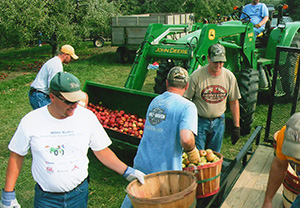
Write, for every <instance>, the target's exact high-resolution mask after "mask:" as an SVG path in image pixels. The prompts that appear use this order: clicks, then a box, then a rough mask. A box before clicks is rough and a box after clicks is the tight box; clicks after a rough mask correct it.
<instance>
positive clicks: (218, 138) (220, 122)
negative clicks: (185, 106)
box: [195, 114, 225, 152]
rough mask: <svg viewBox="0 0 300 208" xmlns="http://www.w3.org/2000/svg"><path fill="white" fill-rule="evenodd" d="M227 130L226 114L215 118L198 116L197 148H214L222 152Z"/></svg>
mask: <svg viewBox="0 0 300 208" xmlns="http://www.w3.org/2000/svg"><path fill="white" fill-rule="evenodd" d="M224 132H225V115H224V114H223V115H221V116H220V117H219V118H216V119H214V120H211V119H208V118H203V117H200V116H198V135H197V136H196V137H195V140H196V141H195V142H196V147H197V149H199V150H200V149H212V150H213V151H215V152H220V151H221V147H222V142H223V137H224Z"/></svg>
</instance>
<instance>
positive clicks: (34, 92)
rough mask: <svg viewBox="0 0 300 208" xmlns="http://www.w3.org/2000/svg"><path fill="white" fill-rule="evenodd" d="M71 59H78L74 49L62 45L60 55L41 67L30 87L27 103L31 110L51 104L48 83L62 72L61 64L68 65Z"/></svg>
mask: <svg viewBox="0 0 300 208" xmlns="http://www.w3.org/2000/svg"><path fill="white" fill-rule="evenodd" d="M72 59H74V60H76V59H78V56H77V55H76V54H75V51H74V48H73V47H72V46H70V45H63V46H62V47H61V48H60V53H59V54H58V55H57V56H55V57H53V58H51V59H49V60H48V61H47V62H46V63H45V64H44V65H43V66H42V68H41V69H40V71H39V73H38V74H37V76H36V78H35V79H34V81H33V82H32V84H31V85H30V90H29V102H30V105H31V107H32V108H33V109H37V108H40V107H43V106H45V105H48V104H49V103H50V102H51V100H50V98H49V86H50V81H51V79H52V78H53V77H54V75H55V74H56V73H57V72H62V71H63V63H65V64H68V63H70V61H71V60H72Z"/></svg>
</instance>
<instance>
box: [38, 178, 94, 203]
mask: <svg viewBox="0 0 300 208" xmlns="http://www.w3.org/2000/svg"><path fill="white" fill-rule="evenodd" d="M88 187H89V184H88V181H87V179H85V180H84V182H83V183H82V184H81V185H80V186H78V187H77V188H75V189H74V190H72V191H69V192H66V193H59V194H55V193H50V192H44V191H43V190H42V189H41V188H40V186H39V185H38V184H36V185H35V188H34V190H35V196H34V207H35V208H45V207H47V208H65V207H70V208H71V207H72V208H86V207H87V202H88V195H89V190H88Z"/></svg>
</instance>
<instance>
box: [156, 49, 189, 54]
mask: <svg viewBox="0 0 300 208" xmlns="http://www.w3.org/2000/svg"><path fill="white" fill-rule="evenodd" d="M155 53H177V54H188V50H186V49H176V48H157V49H156V51H155Z"/></svg>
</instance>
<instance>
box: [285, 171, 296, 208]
mask: <svg viewBox="0 0 300 208" xmlns="http://www.w3.org/2000/svg"><path fill="white" fill-rule="evenodd" d="M299 190H300V180H299V178H298V177H297V175H296V173H295V171H294V170H293V168H292V167H291V166H290V165H289V167H288V170H287V173H286V176H285V178H284V180H283V192H282V196H283V207H285V208H290V207H291V206H292V203H293V201H294V200H295V199H296V197H297V195H298V194H299Z"/></svg>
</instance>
